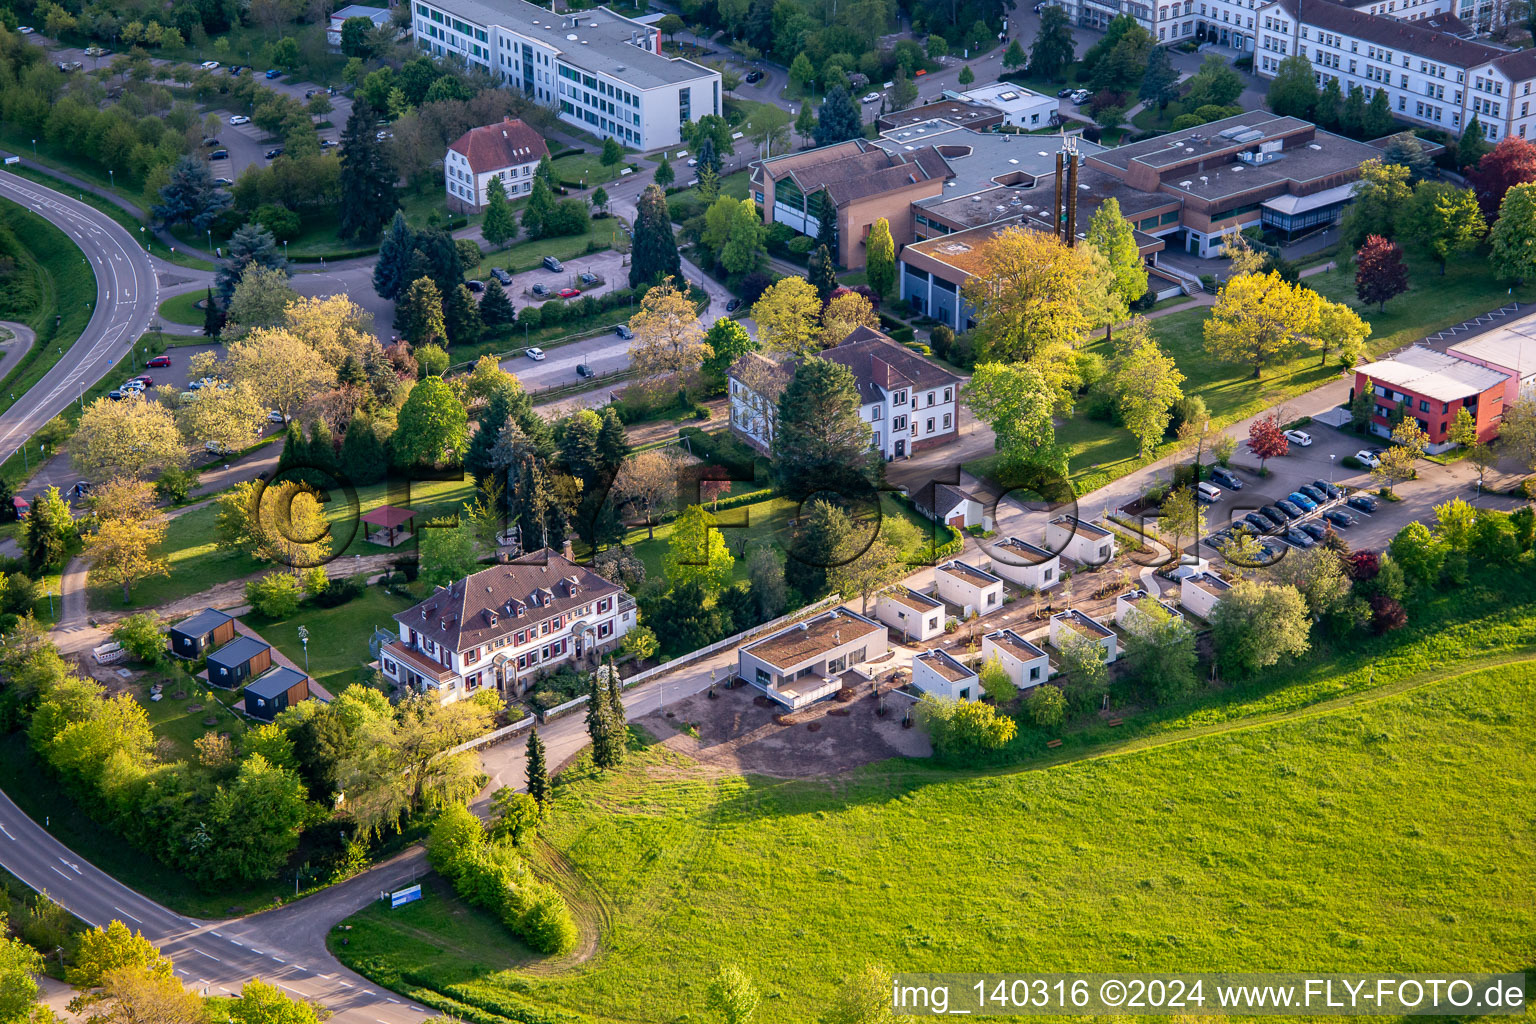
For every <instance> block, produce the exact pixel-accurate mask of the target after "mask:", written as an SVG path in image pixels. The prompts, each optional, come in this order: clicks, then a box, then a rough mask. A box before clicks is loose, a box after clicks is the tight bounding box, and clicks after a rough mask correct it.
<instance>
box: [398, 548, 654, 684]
mask: <svg viewBox="0 0 1536 1024" xmlns="http://www.w3.org/2000/svg"><path fill="white" fill-rule="evenodd" d="M635 621H636V620H635V603H634V600H633V599H632V598H631V597H630V596H629V594H628V593H626V592H625V590H624V588H623V587H621V586H619V585H618V584H617V583H611V582H609V581H608V580H605V579H603V577H601V576H599V575H598V574H597V573H595V572H592V571H591V570H590V569H586V568H584V567H582V566H579V565H576V564H575V563H573V562H571V561H569V560H568V559H566V558H563V557H561V556H560V555H558V554H556V553H555V552H553V551H550V550H548V549H545V550H543V551H538V552H534V553H533V554H531V555H525V556H523V557H522V558H520V559H519V560H517V561H515V562H510V563H506V564H503V565H496V566H492V567H491V568H489V569H482V570H481V571H480V572H477V573H474V574H473V575H470V576H466V577H464V578H463V579H462V580H459V581H458V582H457V583H454V584H453V585H452V586H448V587H439V588H438V589H437V592H436V593H434V594H433V595H432V596H431V597H428V598H427V599H426V600H424V601H422V602H421V603H420V604H417V605H416V606H414V607H412V608H408V609H407V610H405V611H403V612H400V613H399V614H397V615H396V616H395V622H396V623H397V624H398V625H399V628H400V636H399V637H398V638H397V639H393V640H391V641H389V642H388V643H386V644H384V645H383V646H382V647H380V649H379V663H380V667H381V668H382V670H383V672H384V675H385V676H387V677H388V678H390V679H392V680H394V681H395V682H396V683H398V684H400V685H401V686H403V687H405V688H407V689H409V690H412V691H414V692H417V693H426V694H430V695H432V696H434V697H436V698H437V699H438V700H440V701H441V702H442V703H444V704H447V703H450V702H452V701H456V700H461V699H463V698H464V697H468V696H470V695H471V694H473V693H475V691H477V690H480V689H482V688H484V687H495V688H496V689H497V690H498V691H500V692H502V693H505V694H507V695H509V696H515V695H517V694H520V693H525V692H527V690H528V689H530V688H531V686H532V684H533V683H534V681H535V680H536V679H537V678H538V677H539V676H540V675H543V674H545V673H547V672H551V671H554V670H555V669H557V668H559V667H560V666H561V665H566V664H570V663H572V662H574V661H576V660H578V659H580V658H583V657H587V656H595V655H597V654H599V653H601V652H604V651H609V650H612V649H613V648H614V647H615V646H617V645H618V642H619V640H620V638H622V637H623V636H624V634H625V633H628V632H629V631H630V630H631V629H633V628H634V626H635Z"/></svg>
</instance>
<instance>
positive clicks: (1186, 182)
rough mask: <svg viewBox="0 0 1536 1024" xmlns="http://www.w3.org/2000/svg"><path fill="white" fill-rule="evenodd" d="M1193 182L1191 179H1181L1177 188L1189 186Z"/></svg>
mask: <svg viewBox="0 0 1536 1024" xmlns="http://www.w3.org/2000/svg"><path fill="white" fill-rule="evenodd" d="M1193 184H1194V182H1192V181H1181V182H1179V188H1189V187H1190V186H1191V185H1193Z"/></svg>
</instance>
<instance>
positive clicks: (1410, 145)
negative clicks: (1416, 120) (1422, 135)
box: [1381, 132, 1432, 187]
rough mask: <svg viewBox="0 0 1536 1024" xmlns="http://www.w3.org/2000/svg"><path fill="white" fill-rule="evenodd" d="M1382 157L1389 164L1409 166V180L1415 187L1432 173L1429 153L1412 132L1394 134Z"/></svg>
mask: <svg viewBox="0 0 1536 1024" xmlns="http://www.w3.org/2000/svg"><path fill="white" fill-rule="evenodd" d="M1381 158H1382V159H1383V160H1384V161H1386V162H1387V163H1389V164H1396V165H1397V166H1399V167H1406V168H1408V180H1409V181H1410V182H1412V183H1413V184H1414V186H1415V187H1417V186H1418V185H1420V184H1422V183H1423V181H1424V179H1425V178H1427V177H1428V176H1429V175H1430V173H1431V167H1432V165H1431V162H1430V159H1429V154H1428V153H1426V152H1425V151H1424V144H1423V143H1421V142H1420V141H1419V140H1418V137H1417V136H1416V135H1414V134H1413V133H1412V132H1398V133H1397V134H1396V135H1394V136H1392V137H1391V139H1389V140H1388V142H1387V145H1386V148H1385V149H1383V150H1382V155H1381Z"/></svg>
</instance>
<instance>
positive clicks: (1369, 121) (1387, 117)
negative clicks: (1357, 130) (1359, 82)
mask: <svg viewBox="0 0 1536 1024" xmlns="http://www.w3.org/2000/svg"><path fill="white" fill-rule="evenodd" d="M1361 128H1362V130H1363V132H1364V134H1365V137H1366V138H1368V139H1379V138H1381V137H1382V136H1383V135H1385V134H1387V133H1388V132H1390V131H1391V130H1392V108H1391V107H1389V106H1387V90H1385V89H1377V90H1376V91H1375V92H1374V93H1372V94H1371V102H1370V103H1368V104H1366V107H1365V118H1364V121H1363V122H1362V124H1361Z"/></svg>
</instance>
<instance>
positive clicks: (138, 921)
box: [112, 907, 144, 924]
mask: <svg viewBox="0 0 1536 1024" xmlns="http://www.w3.org/2000/svg"><path fill="white" fill-rule="evenodd" d="M112 909H113V910H115V911H117V912H118V913H119V914H122V915H123V916H124V917H126V918H127V919H128V920H130V921H132V922H133V923H134V924H143V923H144V922H143V921H140V920H139V919H138V918H136V917H134V916H133V915H132V914H130V913H128V911H126V910H124V909H123V908H122V907H113V908H112Z"/></svg>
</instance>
